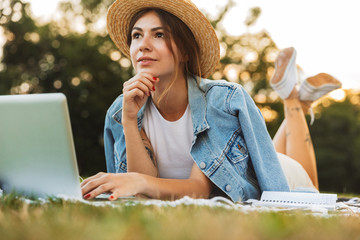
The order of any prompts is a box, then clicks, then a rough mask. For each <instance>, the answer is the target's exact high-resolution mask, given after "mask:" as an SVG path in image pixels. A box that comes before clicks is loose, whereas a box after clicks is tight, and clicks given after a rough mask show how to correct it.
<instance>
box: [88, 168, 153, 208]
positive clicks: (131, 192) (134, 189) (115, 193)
mask: <svg viewBox="0 0 360 240" xmlns="http://www.w3.org/2000/svg"><path fill="white" fill-rule="evenodd" d="M145 184H146V181H145V178H144V177H143V175H141V174H139V173H134V172H133V173H103V172H100V173H98V174H96V175H94V176H92V177H89V178H87V179H85V180H84V181H83V182H82V183H81V192H82V195H83V196H84V198H85V199H91V198H94V197H96V196H97V195H99V194H101V193H105V192H111V193H112V194H111V195H110V197H109V200H110V201H114V200H116V199H117V198H118V197H128V196H137V195H141V193H142V192H143V188H144V186H145Z"/></svg>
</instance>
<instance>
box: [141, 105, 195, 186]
mask: <svg viewBox="0 0 360 240" xmlns="http://www.w3.org/2000/svg"><path fill="white" fill-rule="evenodd" d="M150 102H151V103H150V104H148V106H147V107H146V109H145V113H144V119H143V123H142V124H143V125H142V127H143V128H144V130H145V133H146V135H147V137H148V138H149V140H150V142H151V145H152V147H153V149H154V154H155V157H156V161H157V164H158V171H159V176H160V177H161V178H176V179H186V178H189V176H190V172H191V168H192V166H193V163H194V161H193V159H192V157H191V155H190V149H191V144H192V140H193V125H192V120H191V111H190V108H189V105H188V106H187V108H186V110H185V113H184V115H183V116H182V117H181V118H180V119H179V120H177V121H173V122H171V121H168V120H166V119H164V118H163V116H162V115H161V114H160V112H159V111H158V109H157V108H156V106H155V104H154V103H153V102H152V101H150Z"/></svg>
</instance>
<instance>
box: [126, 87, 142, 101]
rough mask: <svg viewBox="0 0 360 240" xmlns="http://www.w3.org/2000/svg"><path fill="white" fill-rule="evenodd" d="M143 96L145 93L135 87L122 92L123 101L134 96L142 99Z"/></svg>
mask: <svg viewBox="0 0 360 240" xmlns="http://www.w3.org/2000/svg"><path fill="white" fill-rule="evenodd" d="M145 96H147V95H146V94H145V93H144V92H143V91H141V90H139V89H137V88H135V89H133V90H131V91H128V92H125V93H124V102H125V101H126V99H135V98H136V97H139V98H140V99H143V98H144V97H145Z"/></svg>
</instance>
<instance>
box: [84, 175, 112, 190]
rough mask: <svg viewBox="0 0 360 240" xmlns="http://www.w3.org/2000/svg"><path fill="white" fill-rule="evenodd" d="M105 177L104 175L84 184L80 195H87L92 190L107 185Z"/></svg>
mask: <svg viewBox="0 0 360 240" xmlns="http://www.w3.org/2000/svg"><path fill="white" fill-rule="evenodd" d="M105 176H106V175H104V176H101V177H98V178H94V179H93V180H91V181H89V182H88V183H87V184H85V185H84V186H83V187H82V188H81V192H82V194H85V193H89V192H90V191H92V190H93V189H96V188H97V187H99V186H101V185H102V184H105V183H107V182H108V181H109V180H108V178H106V177H105Z"/></svg>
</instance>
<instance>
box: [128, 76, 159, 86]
mask: <svg viewBox="0 0 360 240" xmlns="http://www.w3.org/2000/svg"><path fill="white" fill-rule="evenodd" d="M138 81H141V82H143V83H144V84H145V85H147V86H148V88H149V89H151V90H152V89H153V88H154V85H155V84H156V83H157V82H158V81H159V78H157V77H154V76H153V75H152V74H149V73H139V74H137V75H135V76H134V77H133V78H131V79H130V80H128V81H126V82H125V83H124V89H125V88H126V87H128V86H130V85H131V84H133V83H134V82H138Z"/></svg>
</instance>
